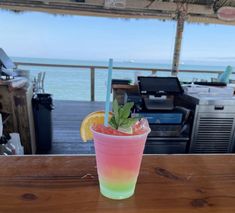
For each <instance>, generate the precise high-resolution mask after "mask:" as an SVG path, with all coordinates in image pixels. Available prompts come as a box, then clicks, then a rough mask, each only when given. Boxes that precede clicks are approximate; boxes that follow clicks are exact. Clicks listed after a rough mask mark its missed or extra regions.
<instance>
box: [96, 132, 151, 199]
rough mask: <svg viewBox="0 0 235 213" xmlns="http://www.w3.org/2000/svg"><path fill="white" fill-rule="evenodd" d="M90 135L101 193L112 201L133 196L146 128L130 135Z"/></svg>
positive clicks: (99, 133) (105, 133) (145, 137)
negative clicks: (91, 136) (92, 141)
mask: <svg viewBox="0 0 235 213" xmlns="http://www.w3.org/2000/svg"><path fill="white" fill-rule="evenodd" d="M92 132H93V137H94V144H95V152H96V162H97V170H98V176H99V184H100V191H101V193H102V194H103V195H104V196H106V197H108V198H112V199H125V198H128V197H130V196H132V195H133V194H134V191H135V185H136V181H137V177H138V174H139V170H140V165H141V160H142V155H143V151H144V146H145V142H146V139H147V135H148V133H149V129H145V131H142V132H140V134H132V135H127V134H119V135H118V134H113V133H111V134H108V133H107V132H103V133H102V131H100V129H99V128H97V129H96V128H92Z"/></svg>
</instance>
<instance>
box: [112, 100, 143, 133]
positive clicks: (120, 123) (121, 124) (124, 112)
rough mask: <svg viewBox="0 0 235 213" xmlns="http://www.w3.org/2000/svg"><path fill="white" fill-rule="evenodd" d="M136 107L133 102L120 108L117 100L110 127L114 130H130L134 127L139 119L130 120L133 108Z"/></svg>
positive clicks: (114, 104) (114, 102)
mask: <svg viewBox="0 0 235 213" xmlns="http://www.w3.org/2000/svg"><path fill="white" fill-rule="evenodd" d="M133 106H134V103H133V102H128V103H126V104H125V105H124V106H119V105H118V102H117V100H116V99H115V100H114V101H113V116H112V118H111V119H110V121H109V125H110V126H111V127H112V128H113V129H122V130H123V129H124V130H125V129H129V128H131V126H133V125H134V124H135V123H136V122H137V121H138V120H139V118H130V117H129V116H130V114H131V108H132V107H133Z"/></svg>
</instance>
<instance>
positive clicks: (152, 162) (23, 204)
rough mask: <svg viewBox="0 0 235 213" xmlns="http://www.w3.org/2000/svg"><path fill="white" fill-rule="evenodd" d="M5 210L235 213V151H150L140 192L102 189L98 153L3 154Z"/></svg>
mask: <svg viewBox="0 0 235 213" xmlns="http://www.w3.org/2000/svg"><path fill="white" fill-rule="evenodd" d="M0 164H1V172H0V212H4V213H7V212H34V213H36V212H111V213H112V212H124V211H125V212H128V213H129V212H146V213H148V212H163V213H168V212H169V213H186V212H187V213H191V212H193V213H194V212H213V213H214V212H226V213H230V212H235V156H234V155H171V156H170V155H152V156H144V158H143V162H142V167H141V171H140V175H139V179H138V183H137V186H136V192H135V195H134V196H133V197H132V198H129V199H127V200H122V201H114V200H109V199H107V198H105V197H103V196H102V195H101V194H100V193H99V187H98V177H97V172H96V163H95V157H94V156H25V157H0Z"/></svg>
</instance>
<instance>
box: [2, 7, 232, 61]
mask: <svg viewBox="0 0 235 213" xmlns="http://www.w3.org/2000/svg"><path fill="white" fill-rule="evenodd" d="M0 26H1V33H0V47H2V48H3V49H4V50H5V51H6V52H7V54H8V55H9V56H11V57H31V58H55V59H75V60H107V59H108V58H115V59H116V60H124V61H125V60H126V61H128V60H136V61H161V60H162V61H164V60H172V57H173V50H174V40H175V31H176V22H174V21H160V20H156V19H120V18H118V19H115V18H100V17H85V16H70V15H66V16H63V15H52V14H46V13H38V12H25V13H20V14H15V13H13V12H9V11H4V10H1V11H0ZM184 60H191V61H194V60H195V61H197V60H204V61H207V60H208V61H213V60H221V61H223V60H230V61H235V26H223V25H214V24H211V25H206V24H185V29H184V35H183V42H182V53H181V62H183V61H184Z"/></svg>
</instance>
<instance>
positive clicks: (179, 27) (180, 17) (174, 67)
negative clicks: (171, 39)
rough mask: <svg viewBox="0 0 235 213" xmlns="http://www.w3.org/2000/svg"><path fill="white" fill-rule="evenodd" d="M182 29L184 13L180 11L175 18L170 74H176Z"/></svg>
mask: <svg viewBox="0 0 235 213" xmlns="http://www.w3.org/2000/svg"><path fill="white" fill-rule="evenodd" d="M183 31H184V14H183V13H182V12H179V14H178V19H177V30H176V36H175V49H174V56H173V64H172V72H171V75H172V76H177V74H178V69H179V61H180V51H181V43H182V36H183Z"/></svg>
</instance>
